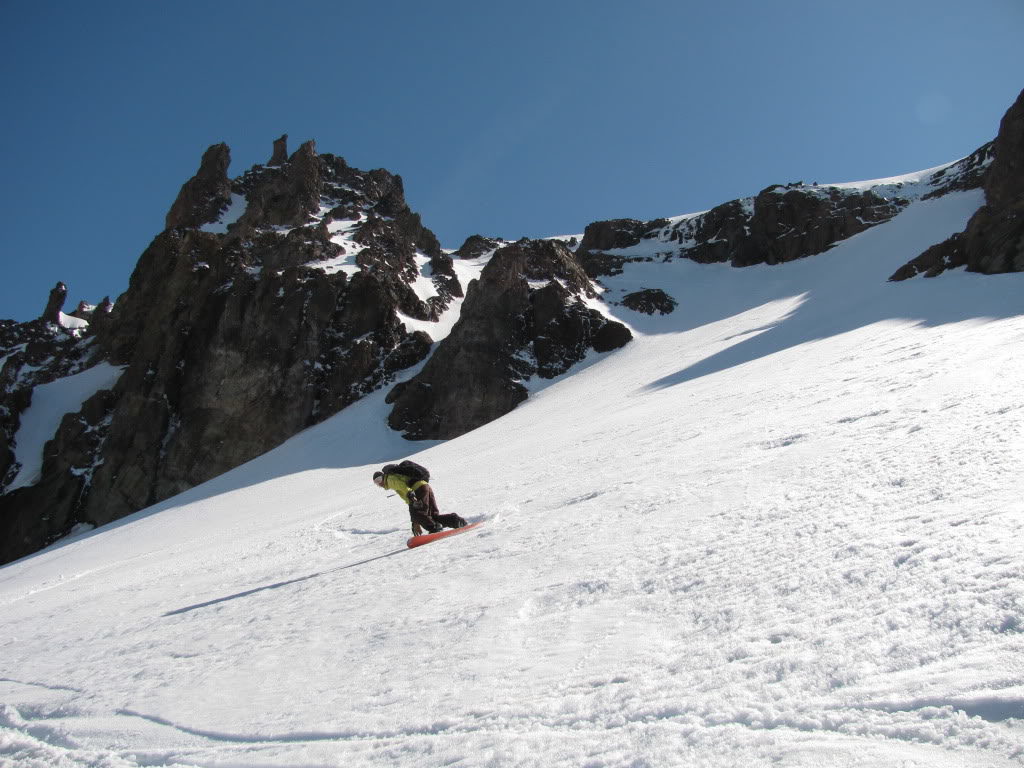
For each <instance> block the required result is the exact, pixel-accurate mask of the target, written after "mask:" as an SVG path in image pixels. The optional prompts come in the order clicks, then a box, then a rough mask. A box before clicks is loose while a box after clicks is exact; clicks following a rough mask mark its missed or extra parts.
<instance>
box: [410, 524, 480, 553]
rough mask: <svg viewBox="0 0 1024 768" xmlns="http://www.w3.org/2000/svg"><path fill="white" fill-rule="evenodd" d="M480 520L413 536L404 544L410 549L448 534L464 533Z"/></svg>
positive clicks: (446, 536)
mask: <svg viewBox="0 0 1024 768" xmlns="http://www.w3.org/2000/svg"><path fill="white" fill-rule="evenodd" d="M482 522H483V520H478V521H477V522H475V523H470V524H469V525H465V526H463V527H462V528H452V529H450V530H447V531H438V532H437V533H425V534H423V535H422V536H413V537H412V538H411V539H409V540H408V541H407V542H406V544H408V545H409V549H412V548H413V547H422V546H423V545H424V544H429V543H430V542H432V541H437V540H438V539H446V538H448V537H449V536H454V535H455V534H457V533H465V532H466V531H468V530H469V529H470V528H476V527H477V526H478V525H480V523H482Z"/></svg>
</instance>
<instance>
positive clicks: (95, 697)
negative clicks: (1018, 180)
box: [0, 192, 1024, 768]
mask: <svg viewBox="0 0 1024 768" xmlns="http://www.w3.org/2000/svg"><path fill="white" fill-rule="evenodd" d="M980 203H981V195H980V193H979V192H971V193H959V194H954V195H949V196H946V197H943V198H940V199H936V200H930V201H927V202H915V203H913V204H912V205H911V206H909V207H908V208H907V209H906V210H905V211H904V212H903V213H901V214H900V215H899V216H898V217H897V218H896V219H894V220H893V221H891V222H889V223H887V224H884V225H880V226H878V227H875V228H873V229H871V230H868V231H867V232H864V233H862V234H860V235H858V236H856V237H854V238H852V239H850V240H848V241H846V242H845V243H843V244H841V245H840V246H838V247H836V248H834V249H832V250H831V251H829V252H827V253H825V254H822V255H820V256H816V257H813V258H811V259H806V260H803V261H800V262H794V263H791V264H786V265H782V266H776V267H765V266H762V267H750V268H746V269H742V270H736V269H731V268H729V267H727V266H724V265H710V266H701V265H697V264H694V263H692V262H688V261H683V260H677V261H673V262H670V263H665V264H662V263H649V264H634V265H631V266H629V267H628V268H627V270H626V272H625V273H624V274H623V275H622V276H620V277H618V278H615V279H612V280H608V281H606V282H607V291H606V293H605V296H606V297H607V298H608V299H609V304H608V305H607V306H606V311H608V312H610V313H613V314H615V315H616V316H617V317H619V318H620V319H622V320H624V321H625V322H627V323H629V324H630V325H631V327H632V328H633V329H634V334H635V340H634V342H633V343H631V344H629V345H628V346H627V347H626V348H624V349H623V350H620V351H618V352H615V353H611V354H609V355H602V356H595V357H594V358H592V359H591V360H588V364H587V365H586V366H585V367H584V368H583V369H582V370H581V371H579V372H575V373H573V374H570V375H568V376H566V377H563V378H562V379H560V380H558V381H556V382H555V383H553V384H552V385H551V386H548V387H546V388H544V389H543V390H541V391H539V392H537V393H536V394H534V395H533V396H532V397H531V399H530V400H529V401H528V402H527V403H525V404H523V405H522V406H520V407H519V408H518V409H516V410H515V411H514V412H513V413H511V414H509V415H508V416H506V417H505V418H502V419H499V420H498V421H495V422H492V423H491V424H489V425H487V426H485V427H483V428H481V429H479V430H476V431H475V432H473V433H470V434H468V435H465V436H464V437H462V438H459V439H457V440H452V441H449V442H446V443H436V444H412V445H411V446H410V444H407V443H403V441H402V440H401V439H399V438H398V437H396V436H395V435H394V434H393V433H391V432H389V431H388V430H387V429H386V428H385V427H384V425H383V414H384V413H385V412H386V411H385V405H384V403H383V401H382V399H381V398H380V397H376V398H371V399H369V400H367V401H364V402H361V403H359V404H357V405H356V406H354V407H353V408H350V409H347V410H346V411H344V412H342V413H341V414H339V415H338V416H336V417H335V418H334V419H332V420H330V421H328V422H325V423H324V424H321V425H319V426H317V427H315V428H313V429H310V430H308V431H307V432H305V433H303V434H301V435H299V436H297V437H295V438H293V439H292V440H290V441H289V442H288V443H286V444H285V445H283V446H282V447H280V448H279V449H277V450H275V451H272V452H271V453H268V454H266V455H264V456H262V457H260V458H259V459H257V460H255V461H253V462H250V463H249V464H247V465H244V466H242V467H239V468H238V469H236V470H234V471H233V472H230V473H228V474H227V475H224V476H222V477H219V478H217V479H216V480H213V481H211V482H210V483H207V484H206V485H204V486H201V487H199V488H196V489H193V490H191V491H189V492H188V493H185V494H183V495H181V496H179V497H176V498H175V499H172V500H169V501H167V502H164V503H162V504H160V505H158V506H156V507H153V508H151V509H150V510H146V511H144V512H141V513H139V514H137V515H134V516H133V517H131V518H127V519H125V520H122V521H119V522H118V523H115V524H113V525H110V526H107V527H105V528H103V529H99V530H97V531H95V532H93V533H92V534H90V535H88V536H85V537H82V538H78V539H76V540H74V541H70V542H68V543H65V544H64V545H63V546H58V547H56V548H52V549H50V550H48V551H46V552H43V553H40V554H38V555H36V556H33V557H29V558H26V559H24V560H22V561H19V562H17V563H14V564H11V565H9V566H7V567H5V568H3V569H0V611H2V613H0V615H2V617H3V619H2V622H3V624H2V626H3V632H2V633H0V702H2V704H0V765H4V766H15V765H17V766H19V767H20V766H91V767H96V768H98V767H99V766H103V767H104V768H108V767H109V768H122V767H127V766H204V767H213V766H218V767H225V766H295V767H296V768H297V767H299V766H303V767H307V766H376V765H381V766H383V765H387V766H435V765H453V766H588V767H590V768H597V767H598V766H659V767H660V766H768V765H784V766H854V765H856V766H887V767H888V766H930V767H934V766H939V767H945V766H1012V765H1020V764H1021V763H1022V762H1024V662H1022V659H1024V554H1022V552H1024V547H1022V546H1021V541H1022V532H1024V501H1022V499H1024V480H1022V478H1021V473H1020V459H1021V455H1022V449H1024V402H1022V401H1021V398H1020V395H1019V387H1020V381H1021V380H1022V378H1024V358H1022V356H1021V355H1020V353H1019V350H1020V348H1021V342H1022V341H1024V275H1006V276H989V277H984V276H979V275H972V274H966V273H964V272H962V271H961V272H954V273H948V274H945V275H943V276H941V277H939V278H935V279H933V280H925V279H916V280H912V281H908V282H906V283H899V284H893V283H887V282H885V279H886V277H887V276H888V275H889V274H891V273H892V272H893V271H894V270H895V269H896V268H897V267H899V266H900V265H902V264H903V263H905V262H906V261H907V260H908V258H910V257H912V256H913V255H915V254H917V253H919V252H920V251H921V250H923V249H924V248H925V247H927V246H929V245H931V244H933V243H935V242H938V241H940V240H942V239H944V238H945V237H946V236H947V235H949V234H950V233H952V232H955V231H958V230H960V229H962V228H963V226H964V224H965V222H966V220H967V218H968V217H969V216H970V214H971V213H972V212H973V211H974V210H975V209H976V208H977V207H978V205H980ZM638 287H661V288H664V289H665V290H667V291H668V292H669V293H670V294H672V295H673V296H674V297H675V298H676V299H677V300H678V302H679V308H678V309H677V310H676V312H674V313H673V314H671V315H668V316H665V317H660V316H657V317H647V316H644V315H638V314H636V313H633V312H630V311H629V310H626V309H624V308H622V307H620V306H617V305H615V304H614V301H615V299H616V297H617V296H619V295H620V294H622V293H624V292H629V291H631V290H635V289H636V288H638ZM408 450H420V451H421V452H420V453H418V454H416V455H415V458H416V459H417V460H419V461H421V462H423V463H425V464H426V465H428V466H429V467H430V468H431V469H432V471H433V473H434V475H435V483H434V485H435V488H436V490H437V492H438V494H439V497H440V501H441V505H442V507H443V508H444V509H449V510H453V511H459V512H460V513H461V514H463V515H465V516H466V517H468V518H471V519H477V518H481V517H486V518H488V521H487V523H486V524H485V525H483V526H481V527H480V529H479V530H477V531H472V532H468V533H466V534H464V535H462V536H458V537H454V538H452V539H447V540H445V541H442V542H437V543H435V544H431V545H429V546H427V547H423V548H420V549H415V550H407V549H406V548H405V544H404V542H405V538H406V536H407V535H408V521H407V519H406V513H405V510H404V508H403V506H402V505H401V504H400V503H399V502H398V501H397V500H396V499H393V498H387V497H386V496H385V495H384V493H382V492H381V491H380V490H379V489H377V488H376V487H375V486H373V485H372V483H371V482H370V473H371V472H372V470H373V469H374V468H376V466H378V465H379V464H380V463H383V462H384V461H386V460H391V459H396V458H401V457H403V456H405V455H407V454H406V453H405V451H408Z"/></svg>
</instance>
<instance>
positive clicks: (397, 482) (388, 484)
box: [384, 475, 426, 504]
mask: <svg viewBox="0 0 1024 768" xmlns="http://www.w3.org/2000/svg"><path fill="white" fill-rule="evenodd" d="M424 485H426V483H425V482H424V481H423V480H418V481H416V482H415V483H413V484H412V485H409V478H407V477H406V476H405V475H384V487H385V488H387V489H388V490H390V491H394V492H395V493H397V494H398V495H399V496H401V497H402V501H404V502H405V503H406V504H408V503H409V494H410V493H412V492H413V491H415V490H416V489H418V488H422V487H423V486H424Z"/></svg>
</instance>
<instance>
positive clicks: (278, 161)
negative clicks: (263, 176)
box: [267, 133, 288, 165]
mask: <svg viewBox="0 0 1024 768" xmlns="http://www.w3.org/2000/svg"><path fill="white" fill-rule="evenodd" d="M287 162H288V134H287V133H286V134H283V135H282V136H281V138H279V139H275V140H274V152H273V153H272V154H271V155H270V162H268V163H267V165H284V164H285V163H287Z"/></svg>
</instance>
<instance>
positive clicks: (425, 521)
mask: <svg viewBox="0 0 1024 768" xmlns="http://www.w3.org/2000/svg"><path fill="white" fill-rule="evenodd" d="M409 517H410V519H411V520H412V532H413V535H414V536H419V535H420V533H422V530H421V529H424V530H426V531H427V532H429V533H435V532H437V531H439V530H441V528H461V527H462V526H464V525H465V524H466V521H465V520H463V519H462V518H461V517H459V516H458V515H456V514H449V515H442V514H441V510H440V509H438V506H437V499H436V498H435V497H434V489H433V488H431V487H430V486H429V485H421V486H420V487H419V488H417V489H416V490H415V491H412V492H411V493H410V494H409Z"/></svg>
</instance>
